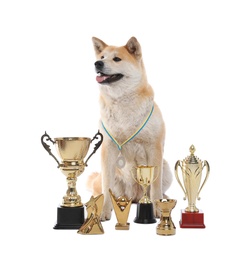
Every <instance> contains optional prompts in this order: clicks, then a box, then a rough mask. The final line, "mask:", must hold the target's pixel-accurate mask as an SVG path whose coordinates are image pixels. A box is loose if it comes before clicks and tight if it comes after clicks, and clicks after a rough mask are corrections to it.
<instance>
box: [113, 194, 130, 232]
mask: <svg viewBox="0 0 250 260" xmlns="http://www.w3.org/2000/svg"><path fill="white" fill-rule="evenodd" d="M109 193H110V197H111V201H112V204H113V207H114V211H115V214H116V218H117V220H118V223H117V224H116V225H115V229H117V230H129V225H130V224H129V223H128V222H127V220H128V215H129V211H130V207H131V203H132V198H130V199H128V197H127V196H120V197H118V198H116V197H115V196H114V194H113V193H112V191H111V189H109Z"/></svg>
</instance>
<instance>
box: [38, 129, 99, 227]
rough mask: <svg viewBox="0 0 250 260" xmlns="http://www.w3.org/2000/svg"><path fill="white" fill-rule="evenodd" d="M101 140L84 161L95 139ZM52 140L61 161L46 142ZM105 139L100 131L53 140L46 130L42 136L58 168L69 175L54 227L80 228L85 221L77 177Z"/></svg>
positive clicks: (45, 146)
mask: <svg viewBox="0 0 250 260" xmlns="http://www.w3.org/2000/svg"><path fill="white" fill-rule="evenodd" d="M98 137H100V140H99V141H98V142H97V143H96V144H95V147H94V149H93V152H92V153H91V154H90V155H89V156H88V158H87V159H86V160H85V162H84V158H85V157H86V155H87V153H88V151H89V147H90V144H91V143H92V141H93V140H95V139H99V138H98ZM46 141H47V142H51V143H52V144H55V145H56V150H57V152H58V154H59V156H60V157H61V160H62V161H61V163H60V162H59V161H58V159H57V158H56V157H55V156H54V155H53V154H52V152H51V149H50V146H49V145H48V144H47V143H46ZM102 141H103V136H102V134H101V133H100V132H99V131H98V133H97V134H96V135H95V136H94V137H93V138H92V139H91V138H88V137H58V138H54V140H52V139H51V138H50V136H49V135H48V134H47V133H46V132H45V134H44V135H42V137H41V142H42V145H43V147H44V149H45V150H46V151H47V152H48V153H49V155H51V156H52V157H53V158H54V159H55V161H56V162H57V164H58V166H57V167H58V168H59V169H60V170H61V171H62V173H63V174H64V175H65V176H66V177H67V178H66V180H67V184H68V189H67V191H66V195H65V196H64V197H63V200H62V203H61V205H60V206H59V207H57V224H56V225H55V226H54V229H79V228H80V227H81V226H82V224H83V222H84V207H83V203H82V201H81V197H80V195H78V193H77V190H76V181H77V177H78V176H80V175H81V174H82V173H83V171H84V168H85V167H86V166H88V165H87V162H88V160H89V159H90V157H91V156H92V155H93V154H94V153H95V152H96V150H97V149H98V148H99V147H100V146H101V144H102Z"/></svg>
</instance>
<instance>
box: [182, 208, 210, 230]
mask: <svg viewBox="0 0 250 260" xmlns="http://www.w3.org/2000/svg"><path fill="white" fill-rule="evenodd" d="M180 227H181V228H205V227H206V226H205V225H204V213H203V212H202V211H201V210H199V212H186V211H185V210H181V220H180Z"/></svg>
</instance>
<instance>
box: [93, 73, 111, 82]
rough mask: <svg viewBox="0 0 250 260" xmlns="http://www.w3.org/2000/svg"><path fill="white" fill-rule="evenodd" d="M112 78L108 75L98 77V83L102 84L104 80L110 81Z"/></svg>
mask: <svg viewBox="0 0 250 260" xmlns="http://www.w3.org/2000/svg"><path fill="white" fill-rule="evenodd" d="M109 77H110V76H107V75H105V76H104V75H102V76H96V81H97V82H98V83H101V82H103V81H104V80H106V79H108V78H109Z"/></svg>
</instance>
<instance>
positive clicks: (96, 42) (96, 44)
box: [92, 37, 108, 54]
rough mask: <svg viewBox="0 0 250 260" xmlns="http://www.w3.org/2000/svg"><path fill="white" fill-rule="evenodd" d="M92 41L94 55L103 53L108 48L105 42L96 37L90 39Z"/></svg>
mask: <svg viewBox="0 0 250 260" xmlns="http://www.w3.org/2000/svg"><path fill="white" fill-rule="evenodd" d="M92 41H93V44H94V49H95V53H96V54H100V53H101V52H102V51H103V49H104V48H105V47H107V46H108V45H107V44H106V43H105V42H103V41H102V40H100V39H98V38H96V37H92Z"/></svg>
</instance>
